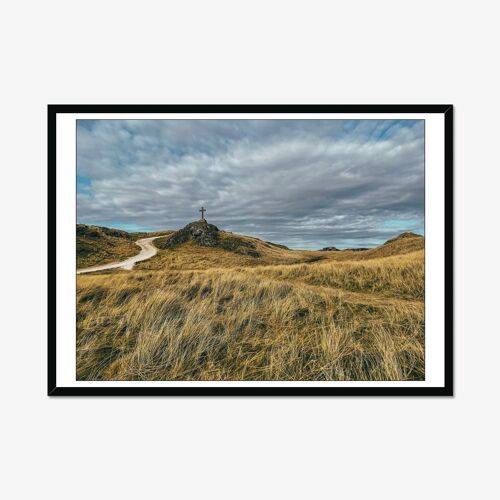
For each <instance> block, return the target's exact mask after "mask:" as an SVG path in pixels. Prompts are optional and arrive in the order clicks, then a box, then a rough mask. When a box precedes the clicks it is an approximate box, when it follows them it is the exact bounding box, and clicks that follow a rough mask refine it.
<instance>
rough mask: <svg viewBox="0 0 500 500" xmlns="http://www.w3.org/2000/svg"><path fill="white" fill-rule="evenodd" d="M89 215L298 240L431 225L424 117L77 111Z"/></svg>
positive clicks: (372, 240) (112, 223)
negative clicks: (166, 116)
mask: <svg viewBox="0 0 500 500" xmlns="http://www.w3.org/2000/svg"><path fill="white" fill-rule="evenodd" d="M77 198H78V215H77V218H78V222H79V223H84V224H96V225H103V226H108V227H115V228H120V229H125V230H131V231H134V230H137V231H138V230H148V231H149V230H158V229H177V228H180V227H183V226H184V225H186V224H187V223H189V222H191V221H193V220H196V219H198V218H199V216H200V214H199V212H198V209H199V208H200V206H201V205H204V206H205V207H206V208H207V213H206V215H205V217H206V218H207V220H208V221H209V222H211V223H213V224H215V225H217V226H218V227H219V228H220V229H224V230H228V231H233V232H236V233H241V234H248V235H253V236H257V237H260V238H263V239H265V240H269V241H273V242H276V243H282V244H285V245H287V246H289V247H291V248H304V249H306V248H307V249H317V248H321V247H324V246H337V247H339V248H346V247H361V246H373V245H376V244H379V243H382V242H383V241H385V240H387V239H388V238H390V237H391V236H394V235H395V234H398V233H400V232H402V231H414V232H418V233H420V234H423V226H424V122H423V120H78V122H77Z"/></svg>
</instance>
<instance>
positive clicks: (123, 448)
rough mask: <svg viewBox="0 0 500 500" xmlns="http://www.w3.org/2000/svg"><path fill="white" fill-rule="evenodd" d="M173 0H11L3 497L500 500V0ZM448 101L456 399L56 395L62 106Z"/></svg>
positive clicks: (1, 29)
mask: <svg viewBox="0 0 500 500" xmlns="http://www.w3.org/2000/svg"><path fill="white" fill-rule="evenodd" d="M168 4H169V5H170V6H167V2H152V1H145V0H143V1H142V2H137V1H127V0H122V1H108V2H103V1H93V0H87V1H86V2H65V1H45V2H35V1H32V2H23V1H17V2H8V3H7V2H4V3H3V4H2V6H1V7H0V42H1V43H0V47H1V49H0V50H1V51H2V57H1V59H0V64H1V66H0V68H1V73H2V76H1V77H0V86H1V88H2V92H1V93H0V100H1V108H0V109H1V112H2V116H1V120H0V128H1V131H0V137H1V138H2V141H1V148H0V155H1V156H0V166H1V168H2V183H1V187H2V194H1V197H0V202H1V207H0V208H1V213H2V235H3V237H4V238H3V239H2V245H0V248H1V252H2V262H3V264H4V267H3V269H2V275H1V276H2V279H1V283H2V297H3V298H2V328H1V333H2V345H1V361H0V370H1V378H2V398H1V402H2V411H1V412H0V419H1V425H0V433H1V436H0V439H1V440H0V443H1V445H0V454H1V458H2V460H3V461H4V462H3V465H2V469H1V470H2V475H3V477H4V478H3V480H2V481H1V482H0V494H1V495H2V497H3V498H8V499H9V500H10V499H18V498H19V499H25V498H26V499H28V498H29V499H33V498H50V499H52V500H58V499H67V498H71V499H85V500H88V499H89V498H92V499H101V498H102V499H104V498H106V499H109V498H119V499H121V500H125V499H138V498H158V497H163V498H172V499H184V498H186V499H200V498H214V499H215V498H216V499H218V500H219V499H226V498H227V499H234V498H243V499H246V498H248V499H250V498H252V499H254V498H273V499H274V498H286V499H287V500H288V499H290V498H315V499H317V498H319V499H321V498H332V497H335V498H341V499H350V498H355V499H357V498H363V499H364V498H370V499H378V498H380V499H384V500H388V499H400V498H405V499H419V500H420V499H422V498H430V499H434V498H467V497H471V498H472V497H475V498H492V497H493V495H494V492H495V491H496V490H497V487H496V482H495V480H494V473H496V472H497V470H496V467H495V460H496V458H497V457H496V454H497V450H498V444H499V443H498V441H499V440H498V425H497V424H498V417H499V415H498V411H497V409H496V407H495V404H496V403H497V401H498V397H497V394H498V387H497V384H496V383H495V382H496V376H497V374H498V373H499V368H498V363H499V361H498V349H499V328H498V322H497V310H498V305H497V303H498V285H497V283H498V281H499V280H498V278H499V276H498V274H499V272H498V267H496V263H497V262H498V259H497V255H496V254H497V249H496V245H498V240H499V238H498V222H497V215H498V208H497V205H498V194H497V193H498V189H499V188H498V185H499V183H498V180H499V175H498V154H497V144H498V135H499V129H498V123H497V115H498V111H499V106H500V104H499V102H500V101H499V99H498V91H499V85H498V84H499V80H498V76H497V70H498V54H497V51H496V50H495V49H496V48H497V47H498V45H499V38H500V36H499V34H498V29H497V21H498V12H497V9H496V8H495V7H496V5H497V2H486V1H476V2H474V3H470V2H462V3H460V2H456V1H454V2H451V1H449V2H448V1H440V2H437V1H433V2H431V1H427V2H426V1H423V2H401V1H383V0H379V1H377V2H373V1H365V2H361V1H358V2H354V1H352V2H347V1H341V2H333V1H329V2H326V1H325V2H318V1H312V0H309V1H308V2H293V1H284V2H271V1H270V0H266V1H262V2H259V1H257V0H253V1H251V2H245V3H243V2H234V1H217V0H212V1H210V2H206V1H205V2H202V1H200V2H192V1H183V2H168ZM469 5H470V7H469ZM449 102H451V103H454V104H455V106H456V129H455V138H456V148H455V152H456V178H457V180H456V198H457V204H456V221H457V225H456V269H457V272H456V290H457V295H456V366H457V369H456V397H455V398H453V399H452V398H447V399H431V398H428V399H418V398H415V399H397V398H396V399H373V398H372V399H361V398H357V399H346V398H344V399H342V398H336V399H335V398H325V399H243V398H233V399H184V400H182V399H167V398H158V399H104V398H103V399H97V398H89V399H84V398H81V399H76V398H74V399H54V398H53V399H49V398H47V397H46V396H45V385H46V375H45V370H46V365H45V333H46V328H45V320H46V315H45V307H46V302H45V300H46V297H45V286H46V277H45V259H46V253H45V244H46V236H45V231H46V218H45V208H44V207H45V202H46V199H45V188H46V182H45V168H46V156H45V155H46V125H45V122H46V115H45V106H46V104H47V103H120V104H121V103H154V104H156V103H449ZM6 237H7V238H6ZM8 237H10V238H11V239H9V238H8ZM16 242H18V243H16Z"/></svg>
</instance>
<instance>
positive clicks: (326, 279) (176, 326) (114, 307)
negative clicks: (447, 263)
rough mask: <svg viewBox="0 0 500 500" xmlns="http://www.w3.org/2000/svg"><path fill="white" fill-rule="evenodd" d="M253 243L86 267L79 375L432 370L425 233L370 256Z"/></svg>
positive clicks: (346, 375)
mask: <svg viewBox="0 0 500 500" xmlns="http://www.w3.org/2000/svg"><path fill="white" fill-rule="evenodd" d="M253 241H254V243H255V244H256V246H257V247H258V250H259V253H261V255H262V256H261V257H260V258H254V257H250V256H243V255H237V254H234V253H231V252H227V251H224V250H221V249H207V248H199V247H196V246H194V245H192V244H186V245H183V246H182V247H180V248H178V249H174V250H163V251H160V252H159V254H158V255H157V256H156V257H154V258H153V259H151V260H150V261H145V262H143V263H141V264H140V265H139V266H138V269H137V270H134V271H131V272H126V271H114V272H109V273H102V274H93V275H80V276H78V278H77V377H78V379H79V380H422V379H423V378H424V304H423V296H424V253H423V249H421V248H422V247H423V241H422V238H420V239H419V243H415V242H413V243H412V244H410V242H409V241H405V242H404V244H403V243H401V241H396V242H393V243H391V244H390V246H391V248H390V249H388V248H386V249H383V250H380V251H379V252H378V254H377V252H372V251H367V252H372V253H371V254H368V255H366V256H365V257H364V258H361V257H360V255H358V254H363V253H365V252H306V251H304V252H300V251H293V250H288V249H284V248H279V247H277V246H274V245H269V244H267V243H266V242H262V241H260V240H253ZM266 245H267V246H266ZM398 245H402V246H404V248H403V249H402V250H401V251H398V250H397V248H396V247H397V246H398ZM412 245H413V246H412ZM380 248H381V247H379V249H380ZM415 248H416V249H415ZM419 248H420V249H419ZM405 249H406V250H405ZM349 255H351V256H352V258H351V259H349ZM386 255H387V256H386ZM318 257H320V258H321V259H322V260H318Z"/></svg>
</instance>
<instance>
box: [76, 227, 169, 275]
mask: <svg viewBox="0 0 500 500" xmlns="http://www.w3.org/2000/svg"><path fill="white" fill-rule="evenodd" d="M170 232H171V231H160V232H156V233H128V232H126V231H122V230H120V229H111V228H108V227H101V226H87V225H85V224H77V225H76V266H77V268H83V267H90V266H93V265H96V264H107V263H109V262H116V261H120V260H123V259H126V258H127V257H132V256H133V255H136V254H137V253H139V250H140V249H139V247H138V246H137V245H136V244H135V241H136V240H137V239H139V238H145V237H148V236H158V235H161V234H168V233H170Z"/></svg>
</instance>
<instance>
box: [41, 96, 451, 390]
mask: <svg viewBox="0 0 500 500" xmlns="http://www.w3.org/2000/svg"><path fill="white" fill-rule="evenodd" d="M48 219H49V233H48V259H49V261H48V272H49V276H48V284H49V288H48V298H49V306H48V307H49V309H48V394H49V395H51V396H58V395H62V396H64V395H70V396H77V395H96V396H97V395H108V396H113V395H131V396H132V395H133V396H141V395H165V396H167V395H173V396H190V395H193V396H194V395H200V396H212V395H213V396H224V395H227V396H235V395H241V396H245V395H249V396H250V395H258V396H294V395H296V396H334V395H339V396H433V395H434V396H450V395H453V106H451V105H50V106H48Z"/></svg>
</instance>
